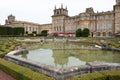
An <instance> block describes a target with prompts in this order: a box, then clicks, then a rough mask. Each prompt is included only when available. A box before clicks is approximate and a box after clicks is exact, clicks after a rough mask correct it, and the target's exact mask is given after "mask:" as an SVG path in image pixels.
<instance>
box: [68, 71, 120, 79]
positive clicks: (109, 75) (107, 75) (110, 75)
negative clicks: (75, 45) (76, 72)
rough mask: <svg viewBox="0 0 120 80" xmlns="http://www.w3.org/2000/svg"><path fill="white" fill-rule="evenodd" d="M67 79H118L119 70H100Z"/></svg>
mask: <svg viewBox="0 0 120 80" xmlns="http://www.w3.org/2000/svg"><path fill="white" fill-rule="evenodd" d="M68 80H120V70H119V71H115V70H112V71H102V72H98V73H91V74H84V75H80V76H76V77H72V78H69V79H68Z"/></svg>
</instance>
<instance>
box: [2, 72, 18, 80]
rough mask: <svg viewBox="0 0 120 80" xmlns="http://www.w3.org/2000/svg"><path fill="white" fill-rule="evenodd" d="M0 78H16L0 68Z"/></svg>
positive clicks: (8, 79)
mask: <svg viewBox="0 0 120 80" xmlns="http://www.w3.org/2000/svg"><path fill="white" fill-rule="evenodd" d="M0 80H16V79H14V78H13V77H11V76H10V75H8V74H6V73H5V72H3V71H1V70H0Z"/></svg>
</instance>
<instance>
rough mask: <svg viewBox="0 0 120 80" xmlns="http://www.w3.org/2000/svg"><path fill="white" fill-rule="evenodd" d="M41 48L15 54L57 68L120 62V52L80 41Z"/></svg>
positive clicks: (42, 45)
mask: <svg viewBox="0 0 120 80" xmlns="http://www.w3.org/2000/svg"><path fill="white" fill-rule="evenodd" d="M38 45H39V46H40V47H39V49H35V50H30V51H29V53H27V54H26V53H25V54H20V55H15V56H17V57H19V58H25V59H28V60H32V61H36V62H40V63H42V64H47V65H51V66H54V67H57V68H64V69H65V68H69V67H73V66H80V65H86V63H88V62H94V61H98V62H109V63H120V53H119V52H113V51H105V50H100V49H98V48H95V47H94V45H88V44H84V45H83V44H79V43H69V44H66V43H44V44H38Z"/></svg>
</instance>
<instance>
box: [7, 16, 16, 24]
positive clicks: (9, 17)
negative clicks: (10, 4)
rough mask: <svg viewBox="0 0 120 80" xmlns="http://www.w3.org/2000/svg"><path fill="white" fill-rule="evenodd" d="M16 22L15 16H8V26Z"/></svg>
mask: <svg viewBox="0 0 120 80" xmlns="http://www.w3.org/2000/svg"><path fill="white" fill-rule="evenodd" d="M14 21H15V16H13V15H12V14H11V15H9V16H8V19H7V20H6V22H5V23H6V24H11V23H13V22H14Z"/></svg>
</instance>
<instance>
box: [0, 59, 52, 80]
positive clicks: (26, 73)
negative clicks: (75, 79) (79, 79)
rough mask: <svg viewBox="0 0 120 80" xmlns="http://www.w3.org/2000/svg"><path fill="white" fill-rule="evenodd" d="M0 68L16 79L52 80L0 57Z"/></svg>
mask: <svg viewBox="0 0 120 80" xmlns="http://www.w3.org/2000/svg"><path fill="white" fill-rule="evenodd" d="M0 69H1V70H3V71H4V72H6V73H8V74H10V75H11V76H13V77H14V78H15V79H16V80H54V79H53V78H51V77H48V76H45V75H43V74H40V73H36V72H34V71H32V70H30V69H28V68H24V67H22V66H19V65H16V64H14V63H12V62H9V61H6V60H4V59H1V58H0Z"/></svg>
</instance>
